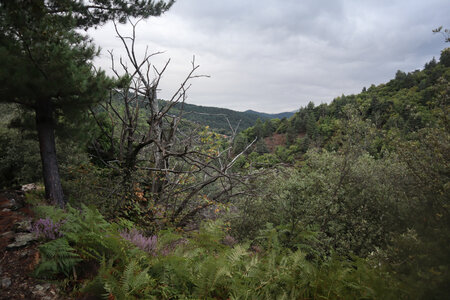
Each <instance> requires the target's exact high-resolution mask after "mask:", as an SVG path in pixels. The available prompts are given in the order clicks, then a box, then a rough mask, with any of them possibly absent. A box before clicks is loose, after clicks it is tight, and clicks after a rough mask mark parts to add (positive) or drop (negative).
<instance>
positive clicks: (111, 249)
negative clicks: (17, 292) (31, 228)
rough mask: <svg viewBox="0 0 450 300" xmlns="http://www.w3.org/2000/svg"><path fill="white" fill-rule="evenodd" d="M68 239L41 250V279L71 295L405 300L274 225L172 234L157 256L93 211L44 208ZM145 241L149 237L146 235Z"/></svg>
mask: <svg viewBox="0 0 450 300" xmlns="http://www.w3.org/2000/svg"><path fill="white" fill-rule="evenodd" d="M35 211H36V215H37V217H46V218H50V219H51V220H52V222H54V223H55V224H61V225H60V227H59V230H60V233H61V237H60V238H57V239H54V240H47V241H46V243H44V244H42V245H41V246H40V252H41V257H42V259H41V263H40V264H39V265H38V267H37V268H36V270H35V275H36V276H37V277H39V278H44V279H52V280H54V279H56V280H60V281H64V282H66V283H67V282H68V286H69V287H70V288H69V289H68V291H69V293H70V294H71V296H75V297H85V296H90V297H94V298H95V297H96V298H98V299H102V298H104V299H400V298H404V297H405V295H402V294H401V289H400V288H399V286H398V285H397V284H396V283H395V282H396V281H394V280H393V278H391V276H390V275H389V274H388V273H386V272H385V271H383V270H382V269H381V268H377V267H374V266H371V265H370V264H369V263H368V262H367V261H365V260H363V259H360V258H357V257H352V258H348V257H347V258H343V257H338V256H336V255H331V256H329V257H324V258H317V257H315V256H313V255H310V253H308V252H307V251H306V250H297V251H292V250H289V249H287V248H285V247H283V246H282V245H281V243H280V242H279V237H280V230H278V229H277V228H273V227H270V226H269V227H267V229H266V230H264V231H261V234H260V236H259V237H258V239H257V240H256V241H253V242H248V243H241V244H234V245H232V246H231V244H232V243H230V242H227V235H226V230H224V226H223V224H222V223H221V222H220V221H216V222H205V223H204V224H203V226H201V228H200V230H198V231H197V232H194V233H192V232H191V233H189V234H187V233H184V234H182V233H178V232H176V231H174V230H165V231H160V232H158V233H157V237H154V238H153V240H152V243H153V244H152V245H154V248H152V250H151V251H144V250H141V249H140V248H138V247H137V246H136V244H138V243H137V242H136V241H134V242H133V241H132V242H130V241H129V240H126V239H124V238H122V236H121V233H122V235H123V232H124V230H125V229H124V228H123V227H121V226H119V225H118V224H116V223H110V222H107V221H106V220H105V219H104V218H103V216H102V215H101V214H100V213H99V212H98V211H97V210H96V209H94V208H89V207H86V206H82V207H81V209H75V208H72V207H68V208H67V210H66V211H63V210H60V209H57V208H54V207H51V206H37V207H36V208H35ZM139 237H140V238H141V239H143V240H144V241H145V239H146V238H147V237H144V236H143V235H141V236H139Z"/></svg>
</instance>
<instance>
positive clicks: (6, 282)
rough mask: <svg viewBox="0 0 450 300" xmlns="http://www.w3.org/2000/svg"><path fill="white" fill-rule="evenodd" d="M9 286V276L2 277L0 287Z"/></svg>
mask: <svg viewBox="0 0 450 300" xmlns="http://www.w3.org/2000/svg"><path fill="white" fill-rule="evenodd" d="M10 286H11V278H9V277H5V278H2V288H4V289H6V288H9V287H10Z"/></svg>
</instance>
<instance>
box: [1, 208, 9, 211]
mask: <svg viewBox="0 0 450 300" xmlns="http://www.w3.org/2000/svg"><path fill="white" fill-rule="evenodd" d="M2 211H11V210H10V209H9V208H4V209H2Z"/></svg>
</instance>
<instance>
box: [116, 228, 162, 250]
mask: <svg viewBox="0 0 450 300" xmlns="http://www.w3.org/2000/svg"><path fill="white" fill-rule="evenodd" d="M120 236H121V237H122V238H124V239H125V240H127V241H129V242H131V243H132V244H134V245H135V246H136V247H138V248H139V249H141V250H143V251H145V252H148V253H150V254H153V255H155V254H156V247H157V244H158V237H157V236H156V235H152V236H150V237H146V236H144V235H143V234H142V233H141V232H139V231H138V230H137V229H132V230H131V231H126V230H125V231H122V232H121V233H120Z"/></svg>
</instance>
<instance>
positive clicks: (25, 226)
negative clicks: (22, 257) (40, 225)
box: [14, 219, 31, 232]
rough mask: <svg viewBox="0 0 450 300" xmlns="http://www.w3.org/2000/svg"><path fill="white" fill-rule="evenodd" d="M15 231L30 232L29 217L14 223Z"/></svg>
mask: <svg viewBox="0 0 450 300" xmlns="http://www.w3.org/2000/svg"><path fill="white" fill-rule="evenodd" d="M14 228H15V230H16V232H30V231H31V219H25V220H23V221H20V222H17V223H16V224H14Z"/></svg>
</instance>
